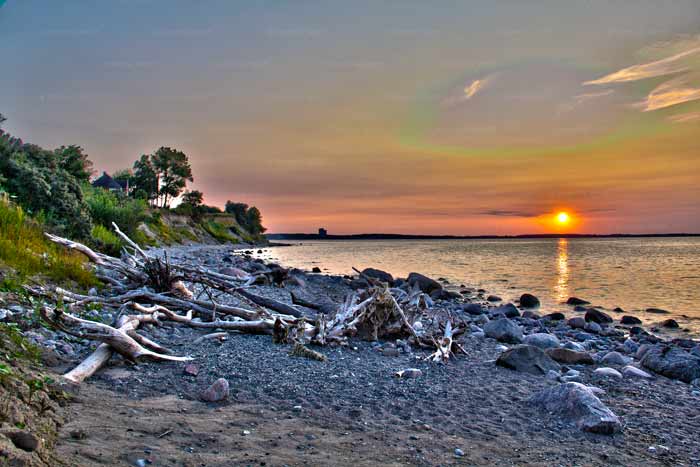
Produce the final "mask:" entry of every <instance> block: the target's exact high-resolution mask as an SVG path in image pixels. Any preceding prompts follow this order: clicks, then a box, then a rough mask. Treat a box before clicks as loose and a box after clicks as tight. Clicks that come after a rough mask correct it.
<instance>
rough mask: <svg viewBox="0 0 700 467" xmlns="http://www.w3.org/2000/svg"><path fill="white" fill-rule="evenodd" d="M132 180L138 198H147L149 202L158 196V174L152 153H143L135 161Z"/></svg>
mask: <svg viewBox="0 0 700 467" xmlns="http://www.w3.org/2000/svg"><path fill="white" fill-rule="evenodd" d="M132 182H133V190H134V196H136V197H137V198H140V199H145V200H146V201H148V202H149V203H151V202H153V201H154V200H156V199H157V198H158V174H157V173H156V169H155V167H154V166H153V160H152V158H151V156H150V155H148V154H143V155H142V156H141V158H140V159H139V160H137V161H136V162H134V176H133V178H132Z"/></svg>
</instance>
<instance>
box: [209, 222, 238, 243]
mask: <svg viewBox="0 0 700 467" xmlns="http://www.w3.org/2000/svg"><path fill="white" fill-rule="evenodd" d="M201 226H202V228H203V229H204V230H205V231H206V232H207V233H208V234H209V235H211V236H212V237H214V238H215V239H216V240H218V241H220V242H224V243H238V239H237V238H236V237H234V236H233V235H232V234H231V231H230V230H229V228H228V227H226V226H225V225H223V224H219V223H218V222H216V221H212V220H205V221H202V223H201Z"/></svg>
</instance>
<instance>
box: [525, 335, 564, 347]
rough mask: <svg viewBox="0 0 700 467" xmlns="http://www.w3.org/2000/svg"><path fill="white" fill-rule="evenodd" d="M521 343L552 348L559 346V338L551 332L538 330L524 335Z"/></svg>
mask: <svg viewBox="0 0 700 467" xmlns="http://www.w3.org/2000/svg"><path fill="white" fill-rule="evenodd" d="M523 344H526V345H534V346H535V347H539V348H540V349H552V348H557V347H559V339H557V336H555V335H553V334H546V333H543V332H538V333H535V334H530V335H528V336H525V338H524V339H523Z"/></svg>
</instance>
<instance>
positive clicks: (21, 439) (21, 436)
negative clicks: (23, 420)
mask: <svg viewBox="0 0 700 467" xmlns="http://www.w3.org/2000/svg"><path fill="white" fill-rule="evenodd" d="M2 434H3V435H5V436H7V437H8V438H10V441H12V444H14V445H15V446H16V447H17V448H19V449H21V450H23V451H27V452H34V451H36V450H37V449H38V448H39V438H37V437H36V436H35V435H34V434H33V433H30V432H28V431H20V430H12V431H4V432H3V433H2Z"/></svg>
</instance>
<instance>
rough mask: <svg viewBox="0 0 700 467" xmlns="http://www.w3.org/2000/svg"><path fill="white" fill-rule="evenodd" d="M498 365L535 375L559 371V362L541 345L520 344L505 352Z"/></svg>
mask: <svg viewBox="0 0 700 467" xmlns="http://www.w3.org/2000/svg"><path fill="white" fill-rule="evenodd" d="M496 365H499V366H502V367H505V368H510V369H511V370H516V371H522V372H525V373H531V374H534V375H544V374H547V372H548V371H550V370H552V371H559V364H558V363H557V362H555V361H554V360H552V359H551V358H549V356H548V355H547V354H545V353H544V351H543V350H542V349H540V348H539V347H534V346H532V345H518V346H516V347H513V348H512V349H508V350H506V351H505V352H503V353H502V354H501V355H500V356H499V357H498V359H497V360H496Z"/></svg>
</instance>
